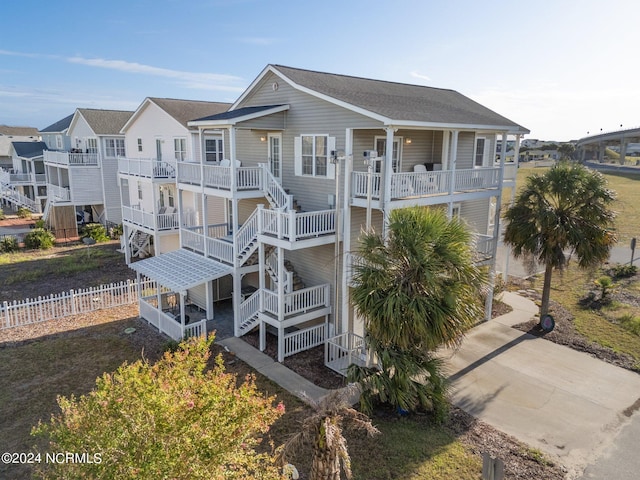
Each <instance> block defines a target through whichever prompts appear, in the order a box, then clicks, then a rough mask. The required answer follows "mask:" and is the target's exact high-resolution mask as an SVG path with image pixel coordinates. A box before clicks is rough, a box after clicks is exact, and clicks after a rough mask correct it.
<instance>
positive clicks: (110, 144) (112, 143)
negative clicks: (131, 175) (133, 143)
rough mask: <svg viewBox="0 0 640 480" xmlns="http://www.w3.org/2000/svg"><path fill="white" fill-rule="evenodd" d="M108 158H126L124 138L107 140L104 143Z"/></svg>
mask: <svg viewBox="0 0 640 480" xmlns="http://www.w3.org/2000/svg"><path fill="white" fill-rule="evenodd" d="M104 144H105V155H106V156H107V157H124V156H125V150H124V138H107V139H105V141H104Z"/></svg>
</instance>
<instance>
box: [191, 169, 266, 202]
mask: <svg viewBox="0 0 640 480" xmlns="http://www.w3.org/2000/svg"><path fill="white" fill-rule="evenodd" d="M238 163H239V164H240V165H241V163H240V162H238ZM232 170H233V169H232V167H231V166H230V165H228V164H227V162H225V161H224V160H223V161H222V162H220V163H219V164H217V165H215V164H214V165H202V164H200V163H190V162H179V163H178V183H179V184H182V185H195V186H199V187H203V188H205V189H208V190H215V191H217V193H218V194H220V195H221V196H225V197H230V196H231V195H233V194H234V193H236V194H240V196H244V197H253V196H261V195H262V191H263V185H264V181H265V180H264V174H263V167H262V166H251V167H242V166H237V167H236V168H235V182H233V181H232V180H233V177H232Z"/></svg>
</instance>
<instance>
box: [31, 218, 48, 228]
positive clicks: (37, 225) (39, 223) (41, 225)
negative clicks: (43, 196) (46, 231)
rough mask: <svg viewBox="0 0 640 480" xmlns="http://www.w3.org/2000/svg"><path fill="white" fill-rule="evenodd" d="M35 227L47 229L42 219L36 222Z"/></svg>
mask: <svg viewBox="0 0 640 480" xmlns="http://www.w3.org/2000/svg"><path fill="white" fill-rule="evenodd" d="M34 226H35V228H46V225H45V223H44V220H42V219H41V218H39V219H38V220H36V223H35V224H34Z"/></svg>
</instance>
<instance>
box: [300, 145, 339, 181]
mask: <svg viewBox="0 0 640 480" xmlns="http://www.w3.org/2000/svg"><path fill="white" fill-rule="evenodd" d="M335 145H336V139H335V137H330V136H328V135H300V136H299V137H296V138H295V139H294V156H295V174H296V175H298V176H309V177H321V178H335V165H333V164H332V163H331V161H330V160H331V151H332V150H335Z"/></svg>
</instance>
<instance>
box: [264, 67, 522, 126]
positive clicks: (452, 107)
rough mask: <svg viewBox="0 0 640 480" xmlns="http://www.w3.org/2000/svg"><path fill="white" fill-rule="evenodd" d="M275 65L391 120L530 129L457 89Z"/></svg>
mask: <svg viewBox="0 0 640 480" xmlns="http://www.w3.org/2000/svg"><path fill="white" fill-rule="evenodd" d="M272 67H273V68H274V69H275V70H277V71H278V72H280V73H282V74H283V75H284V76H285V77H287V78H288V79H290V80H291V81H293V82H294V83H296V84H297V85H300V86H302V87H306V88H309V89H311V90H314V91H316V92H318V93H321V94H323V95H326V96H329V97H332V98H334V99H336V100H339V101H342V102H345V103H348V104H351V105H354V106H356V107H360V108H362V109H365V110H367V111H369V112H372V113H376V114H378V115H381V116H383V117H386V118H388V119H391V120H398V121H410V122H425V123H439V124H462V125H470V126H471V125H487V126H488V125H491V126H500V127H502V126H504V127H508V128H511V129H513V128H514V127H516V128H519V129H521V130H523V131H527V130H526V129H525V128H524V127H521V126H520V125H518V124H517V123H515V122H513V121H511V120H509V119H508V118H505V117H503V116H502V115H499V114H498V113H496V112H494V111H492V110H490V109H488V108H486V107H484V106H483V105H480V104H479V103H477V102H475V101H473V100H471V99H470V98H468V97H465V96H464V95H462V94H460V93H458V92H456V91H455V90H448V89H442V88H433V87H425V86H420V85H410V84H404V83H396V82H388V81H383V80H372V79H368V78H359V77H351V76H348V75H338V74H332V73H323V72H315V71H311V70H302V69H299V68H292V67H286V66H283V65H272Z"/></svg>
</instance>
